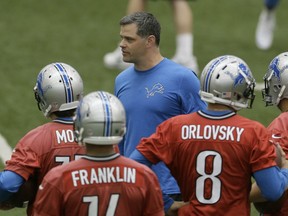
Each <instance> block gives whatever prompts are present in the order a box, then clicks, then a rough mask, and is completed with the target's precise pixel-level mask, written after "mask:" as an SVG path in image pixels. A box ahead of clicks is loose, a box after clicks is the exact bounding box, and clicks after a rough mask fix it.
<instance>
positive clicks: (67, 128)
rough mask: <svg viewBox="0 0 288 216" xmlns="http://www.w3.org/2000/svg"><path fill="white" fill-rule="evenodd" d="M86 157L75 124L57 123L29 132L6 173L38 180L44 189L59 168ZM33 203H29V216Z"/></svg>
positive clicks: (8, 162)
mask: <svg viewBox="0 0 288 216" xmlns="http://www.w3.org/2000/svg"><path fill="white" fill-rule="evenodd" d="M83 154H85V148H84V147H81V146H79V145H78V144H77V143H76V142H75V140H74V133H73V122H72V121H62V120H61V121H60V120H54V121H53V122H49V123H46V124H44V125H42V126H39V127H37V128H35V129H33V130H31V131H30V132H28V133H27V134H26V135H25V136H24V137H23V138H22V139H21V140H20V141H19V142H18V143H17V145H16V147H15V149H14V151H13V154H12V157H11V159H10V160H9V161H7V166H6V169H8V170H11V171H14V172H16V173H17V174H19V175H21V176H22V177H23V178H24V179H26V180H27V179H28V178H31V177H32V178H34V179H36V180H35V181H36V182H37V185H40V183H41V182H42V179H43V177H44V176H45V174H46V173H47V172H48V171H49V170H50V169H52V168H53V167H55V166H58V165H62V164H63V163H68V162H70V161H71V160H74V159H77V157H81V156H82V155H83ZM32 204H33V203H32V202H29V206H28V209H27V212H28V215H29V214H31V206H32Z"/></svg>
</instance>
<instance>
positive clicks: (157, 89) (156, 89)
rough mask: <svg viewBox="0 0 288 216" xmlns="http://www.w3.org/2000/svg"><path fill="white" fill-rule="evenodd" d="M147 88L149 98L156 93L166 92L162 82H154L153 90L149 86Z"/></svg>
mask: <svg viewBox="0 0 288 216" xmlns="http://www.w3.org/2000/svg"><path fill="white" fill-rule="evenodd" d="M145 89H146V92H147V98H149V97H152V96H154V95H155V94H156V93H159V94H163V93H164V86H163V85H162V84H161V83H157V84H154V85H153V87H152V89H151V90H149V88H147V87H146V88H145Z"/></svg>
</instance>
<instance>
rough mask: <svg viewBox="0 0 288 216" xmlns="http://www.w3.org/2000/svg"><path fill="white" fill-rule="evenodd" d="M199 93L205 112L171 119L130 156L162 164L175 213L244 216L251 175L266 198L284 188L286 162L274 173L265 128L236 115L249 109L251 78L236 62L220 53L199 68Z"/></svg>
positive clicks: (287, 175) (242, 64)
mask: <svg viewBox="0 0 288 216" xmlns="http://www.w3.org/2000/svg"><path fill="white" fill-rule="evenodd" d="M200 82H201V90H200V95H201V98H202V100H204V101H206V102H207V103H208V108H207V110H200V111H198V112H194V113H191V114H186V115H179V116H176V117H172V118H170V119H168V120H166V121H165V122H163V123H162V124H160V125H159V126H158V127H157V131H156V132H155V133H154V134H153V135H151V136H150V137H148V138H143V139H142V140H141V142H140V144H139V145H138V146H137V149H136V150H135V151H134V152H133V153H132V155H131V158H132V159H134V160H136V161H141V162H142V163H145V164H147V165H150V164H154V163H157V162H159V161H163V162H164V163H165V164H166V165H167V167H168V168H169V169H170V171H171V173H172V175H173V176H174V177H175V179H176V180H177V182H178V184H179V187H180V189H181V193H182V195H183V200H184V201H186V202H188V201H189V203H190V205H186V206H184V207H182V208H180V209H179V212H178V215H247V216H248V215H250V201H249V193H250V188H251V176H253V177H254V178H255V180H256V182H257V184H258V185H259V187H260V189H261V192H262V194H263V196H264V197H265V198H266V199H268V200H276V199H278V198H279V197H280V196H281V195H282V194H283V192H284V190H285V188H286V187H287V186H288V169H287V168H288V164H287V163H286V161H285V159H283V158H282V160H283V161H284V168H283V169H279V168H278V167H277V166H276V162H275V157H276V154H275V148H274V145H271V143H270V142H269V137H268V131H267V129H266V128H265V127H264V126H263V125H262V124H260V123H259V122H256V121H253V120H250V119H247V118H245V117H242V116H240V115H239V114H238V113H237V111H238V110H240V109H243V108H251V107H252V102H253V100H254V97H255V95H254V87H255V79H254V78H253V75H252V73H251V71H250V69H249V67H248V65H247V64H246V63H245V62H244V61H243V60H242V59H240V58H238V57H235V56H231V55H225V56H220V57H218V58H215V59H213V60H211V61H210V62H209V63H208V64H207V65H206V67H205V68H204V70H203V72H202V74H201V78H200Z"/></svg>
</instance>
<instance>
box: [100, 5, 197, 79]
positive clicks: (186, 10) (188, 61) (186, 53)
mask: <svg viewBox="0 0 288 216" xmlns="http://www.w3.org/2000/svg"><path fill="white" fill-rule="evenodd" d="M147 2H148V1H147V0H129V2H128V6H127V14H128V15H129V14H132V13H135V12H139V11H144V10H145V8H146V4H147ZM169 3H170V4H171V7H172V10H173V18H174V25H175V30H176V50H175V53H174V56H173V57H172V60H173V61H175V62H177V63H179V64H182V65H184V66H186V67H188V68H190V69H191V70H193V71H194V72H195V73H198V70H199V69H198V63H197V58H196V57H195V56H194V54H193V39H194V37H193V30H192V29H193V14H192V9H191V7H190V5H189V2H188V0H170V2H169ZM104 65H105V66H106V67H107V68H112V69H114V68H116V69H120V70H123V69H125V68H127V67H128V66H129V65H130V64H129V63H127V62H125V61H123V59H122V53H121V47H117V48H116V49H115V50H114V51H113V52H111V53H107V54H106V55H105V56H104Z"/></svg>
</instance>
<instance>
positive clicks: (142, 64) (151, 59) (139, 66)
mask: <svg viewBox="0 0 288 216" xmlns="http://www.w3.org/2000/svg"><path fill="white" fill-rule="evenodd" d="M163 59H164V57H163V56H162V55H161V54H160V53H159V51H158V52H154V54H151V53H150V54H149V55H146V56H143V57H142V58H141V59H140V60H139V61H138V62H135V63H134V66H135V69H136V70H139V71H146V70H149V69H151V68H153V67H154V66H156V65H158V64H159V63H160V62H161V61H162V60H163Z"/></svg>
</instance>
